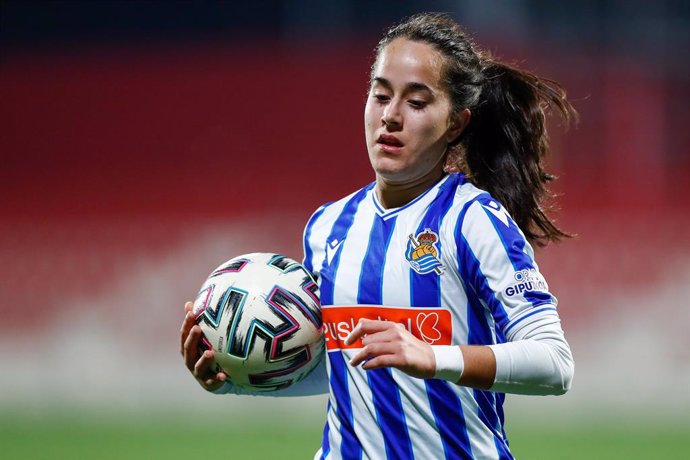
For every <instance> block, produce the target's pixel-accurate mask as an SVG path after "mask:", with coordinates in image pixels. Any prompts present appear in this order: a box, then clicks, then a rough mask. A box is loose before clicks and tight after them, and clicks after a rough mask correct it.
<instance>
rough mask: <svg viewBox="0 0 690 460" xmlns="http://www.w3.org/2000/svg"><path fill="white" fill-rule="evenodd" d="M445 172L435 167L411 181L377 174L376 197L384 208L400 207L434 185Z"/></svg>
mask: <svg viewBox="0 0 690 460" xmlns="http://www.w3.org/2000/svg"><path fill="white" fill-rule="evenodd" d="M444 174H445V173H444V172H443V170H442V169H440V170H437V169H434V170H432V171H430V172H429V173H428V174H426V175H425V176H423V177H420V178H419V179H416V180H414V181H410V182H391V181H388V180H386V179H385V178H383V177H381V176H379V175H377V176H376V197H377V198H378V200H379V204H381V206H383V207H384V209H391V208H399V207H401V206H404V205H406V204H407V203H409V202H410V201H412V200H414V199H415V198H417V197H418V196H419V195H421V194H422V193H424V192H426V191H427V190H429V189H430V188H431V187H433V186H434V184H436V182H438V181H439V180H440V179H441V178H442V177H443V176H444Z"/></svg>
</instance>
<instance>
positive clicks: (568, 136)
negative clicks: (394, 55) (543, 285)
mask: <svg viewBox="0 0 690 460" xmlns="http://www.w3.org/2000/svg"><path fill="white" fill-rule="evenodd" d="M420 11H443V12H448V13H449V14H451V15H452V16H453V17H455V18H456V19H457V20H458V21H459V22H460V23H461V24H463V25H464V26H465V27H466V29H467V31H469V32H470V33H471V34H472V35H473V36H474V37H475V39H476V41H477V42H478V43H479V44H480V45H481V46H482V47H483V48H485V49H488V50H491V51H492V52H493V53H494V54H495V55H496V56H498V57H501V58H502V59H504V60H507V61H511V62H516V63H518V64H519V65H520V66H522V67H525V68H528V69H531V70H534V71H536V72H537V73H539V74H540V75H543V76H545V77H548V78H552V79H554V80H556V81H559V82H560V83H561V84H562V85H563V86H564V87H565V88H566V89H567V91H568V94H569V97H570V98H571V100H572V102H573V104H574V105H575V107H576V108H577V109H578V111H579V113H580V122H579V124H577V125H573V126H571V127H570V129H569V130H568V131H565V130H563V129H562V126H560V124H561V123H560V122H559V120H557V119H553V120H552V122H551V124H552V126H551V130H550V136H551V144H552V147H553V153H552V156H551V158H550V159H549V163H550V170H551V171H553V172H555V173H556V174H557V175H558V176H559V179H558V180H557V181H556V182H555V184H554V186H553V189H554V191H555V192H557V193H558V194H559V197H558V200H557V203H558V205H559V208H560V211H559V212H558V213H557V214H556V217H557V220H558V222H559V223H560V224H561V225H562V226H563V227H564V228H565V229H566V230H567V231H570V232H572V233H574V234H577V237H576V238H575V239H573V240H571V241H567V242H565V243H563V244H560V245H557V246H554V247H551V248H549V249H547V250H546V251H543V252H541V253H540V255H539V257H540V259H539V260H540V261H541V264H542V268H543V270H544V271H545V273H546V275H547V278H548V279H549V281H550V284H551V287H552V289H553V290H554V292H555V293H556V295H557V296H558V297H559V299H560V301H561V307H560V308H561V315H562V317H563V318H564V322H565V327H566V330H567V331H574V333H575V334H577V333H578V332H582V333H583V334H584V333H585V331H586V330H588V329H589V328H590V327H591V326H592V324H595V323H597V322H598V321H604V320H602V319H601V318H602V315H604V316H605V315H607V314H611V315H614V316H615V314H614V313H609V312H618V311H626V312H629V311H634V312H643V311H646V306H647V305H648V304H649V302H648V301H647V300H645V299H650V298H652V299H655V298H659V297H660V296H661V297H663V298H664V299H666V300H665V301H664V302H665V304H672V305H681V302H680V300H678V299H680V297H679V296H680V294H678V293H677V292H676V291H672V290H669V289H670V288H668V286H673V287H674V288H675V287H677V286H684V285H688V284H690V283H686V281H688V277H689V276H690V275H689V274H690V269H689V267H690V235H689V233H688V231H687V228H688V225H689V224H690V218H689V217H688V216H690V200H689V199H688V198H689V197H690V181H688V179H687V178H688V177H689V174H690V129H688V127H687V126H686V125H687V122H688V120H690V116H689V115H690V114H689V110H690V109H689V108H688V107H689V106H688V100H690V97H689V96H690V62H689V60H688V58H687V49H688V43H689V42H690V40H689V39H688V38H689V34H690V2H687V1H680V0H660V1H655V2H649V1H641V0H632V1H625V0H578V1H572V0H566V1H559V2H550V1H537V0H505V1H499V0H488V1H469V0H466V1H409V2H399V1H389V0H380V1H372V2H369V1H354V0H351V1H344V0H331V1H324V2H317V1H307V0H293V1H252V2H230V1H197V2H188V1H7V0H3V1H1V2H0V216H1V217H0V259H1V260H2V264H0V279H2V280H3V282H2V285H0V296H2V298H3V303H2V307H0V312H2V314H3V317H4V320H3V321H2V323H0V330H3V331H8V332H9V333H10V334H9V337H12V336H16V335H18V334H22V333H23V332H22V329H20V328H19V327H17V326H18V325H22V324H27V323H28V322H29V321H34V320H36V319H38V321H37V324H39V325H40V324H43V325H44V327H46V328H47V327H52V326H50V325H51V324H52V323H51V321H54V320H57V319H56V318H60V315H63V314H64V315H71V314H72V312H73V311H74V310H75V309H77V310H78V309H79V308H82V307H83V306H84V305H87V306H88V308H90V309H93V311H101V313H102V314H103V317H104V318H106V319H107V321H109V327H110V326H112V327H116V328H117V327H125V326H124V324H127V323H126V321H124V319H123V317H122V316H117V315H126V314H130V313H132V312H131V309H133V308H135V306H133V305H130V301H129V299H130V298H129V297H126V295H125V293H129V294H132V295H134V293H135V292H136V298H137V301H138V304H137V306H136V308H139V309H140V310H137V312H138V313H136V314H140V315H143V317H144V318H149V316H147V315H151V316H150V318H149V319H150V320H151V322H156V326H155V327H154V328H153V329H152V330H149V331H148V332H147V334H137V335H136V338H135V336H134V335H133V336H131V340H132V341H136V340H147V341H149V340H151V339H150V337H148V335H151V334H152V335H154V336H155V335H156V334H158V335H159V336H164V335H166V334H169V333H170V331H172V335H174V333H175V330H176V328H177V324H178V316H181V313H180V312H181V309H180V311H177V310H175V312H174V314H172V313H170V309H171V308H176V307H174V306H171V303H174V302H178V301H179V305H181V303H182V302H183V301H184V300H186V299H187V298H189V296H190V295H192V296H193V295H194V290H195V289H197V288H198V285H199V283H200V282H201V280H202V279H203V277H204V276H205V275H206V270H210V269H211V268H212V267H213V266H216V265H217V264H218V263H220V262H222V261H223V260H226V259H228V258H230V257H232V256H235V255H237V253H234V252H233V251H244V252H251V251H254V250H272V251H277V252H285V253H287V254H288V255H290V256H293V257H296V258H299V257H300V256H301V231H302V225H303V224H304V223H305V222H306V220H307V219H308V217H309V215H310V213H311V212H312V211H313V210H314V209H316V207H317V206H319V205H320V204H322V203H324V202H327V201H332V200H335V199H338V198H340V197H341V196H343V195H345V194H347V193H349V192H351V191H353V190H355V189H356V188H359V187H361V186H363V185H364V184H366V183H368V182H370V181H372V180H373V173H372V172H371V169H370V166H369V163H368V159H367V154H366V149H365V145H364V136H363V129H362V128H363V123H362V122H363V107H364V100H365V97H366V91H367V84H368V72H369V67H370V65H371V64H372V58H373V48H374V46H375V45H376V42H377V40H378V38H379V36H380V35H381V33H382V31H383V30H384V29H385V28H386V27H388V26H390V25H391V24H393V23H395V22H398V21H399V20H401V19H402V18H403V17H405V16H407V15H410V14H413V13H415V12H420ZM209 229H214V230H213V232H216V233H213V232H211V230H209ZM209 232H211V233H213V235H216V236H214V237H213V238H219V239H220V240H228V241H230V240H231V241H230V242H231V243H232V244H230V243H227V244H226V243H218V246H213V244H216V243H213V244H212V243H209V242H208V241H210V240H211V239H213V238H211V237H210V236H209ZM237 235H243V236H241V237H239V238H238V236H237ZM214 241H215V240H214ZM202 243H203V244H206V246H204V248H205V249H203V250H202V249H199V248H197V247H196V246H195V245H201V244H202ZM239 243H242V244H239ZM190 261H192V262H193V263H192V262H190ZM166 264H167V265H166ZM190 264H191V265H190ZM160 266H169V267H176V269H175V270H173V269H171V270H170V271H166V272H165V273H166V275H165V276H163V275H160V277H157V276H159V274H158V273H156V269H155V268H154V267H160ZM133 267H134V268H136V267H139V270H138V271H137V270H135V269H134V268H133ZM142 267H143V268H142ZM147 270H148V271H147ZM148 275H150V276H149V277H147V276H148ZM39 282H40V287H38V286H37V284H38V283H39ZM125 282H128V283H131V285H130V284H128V286H129V288H127V289H125V288H123V287H122V283H125ZM137 283H139V284H137ZM161 290H164V291H166V292H167V295H168V297H165V296H164V297H163V298H161V296H160V292H161ZM189 293H191V294H189ZM664 293H665V294H664ZM662 294H663V295H662ZM104 299H108V300H104ZM143 299H145V301H144V300H143ZM668 299H671V300H668ZM674 299H675V300H674ZM632 300H634V302H633V301H632ZM676 300H677V301H678V302H677V303H676ZM175 305H177V304H175ZM125 306H128V308H130V310H126V312H129V313H126V312H125V313H123V310H121V308H124V307H125ZM99 309H100V310H99ZM147 311H152V312H153V313H147ZM38 312H40V313H41V314H40V315H35V316H32V314H33V313H38ZM178 313H180V315H177V314H178ZM113 315H115V316H113ZM626 317H627V316H626ZM113 318H120V319H119V320H115V321H113ZM161 318H162V319H161ZM616 318H617V317H616ZM609 320H610V319H609ZM607 321H608V320H607ZM616 321H617V319H616ZM645 321H646V320H645ZM35 325H36V324H34V326H35ZM648 325H649V324H648ZM664 327H665V326H664ZM660 328H661V326H660ZM659 330H660V331H661V330H662V329H659ZM663 331H664V333H663V334H665V335H664V336H663V337H665V339H664V340H668V341H669V343H668V349H675V350H688V349H690V347H688V346H687V345H688V342H687V338H684V339H683V338H680V329H678V331H677V332H678V333H677V334H676V333H674V332H673V331H671V333H669V332H668V329H663ZM145 336H146V337H145ZM649 337H655V336H654V334H653V331H652V332H649ZM683 337H685V336H683ZM173 339H174V338H173ZM592 340H594V339H592ZM147 343H148V342H147ZM580 343H583V342H580ZM580 343H578V342H577V341H575V342H574V348H575V351H576V355H577V353H578V351H579V350H578V346H580ZM587 343H591V341H588V342H587ZM659 343H661V342H659ZM582 346H584V345H582ZM166 347H167V344H166ZM166 349H167V348H166ZM582 353H583V354H585V355H586V353H585V352H582ZM684 358H688V357H687V356H684ZM601 359H604V358H601ZM25 361H26V362H28V361H29V360H28V359H27V360H25ZM688 361H690V360H688V359H686V360H685V362H688ZM660 362H661V361H660ZM176 364H179V363H176ZM660 365H661V364H660ZM171 366H172V365H171ZM664 369H665V368H664ZM664 369H662V370H661V371H660V372H663V370H664ZM585 372H586V371H585ZM585 380H586V379H585ZM585 388H586V384H585Z"/></svg>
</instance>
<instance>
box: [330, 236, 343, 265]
mask: <svg viewBox="0 0 690 460" xmlns="http://www.w3.org/2000/svg"><path fill="white" fill-rule="evenodd" d="M343 241H344V240H340V241H338V239H337V238H336V239H334V240H333V241H331V242H330V243H326V261H328V265H330V264H331V262H333V258H334V257H335V255H336V254H337V253H338V248H339V247H340V245H341V244H343Z"/></svg>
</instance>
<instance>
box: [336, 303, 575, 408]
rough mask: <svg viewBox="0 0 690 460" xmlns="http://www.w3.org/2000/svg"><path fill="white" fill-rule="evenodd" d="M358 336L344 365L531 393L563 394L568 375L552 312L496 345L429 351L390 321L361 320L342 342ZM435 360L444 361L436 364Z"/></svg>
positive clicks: (568, 360) (567, 355)
mask: <svg viewBox="0 0 690 460" xmlns="http://www.w3.org/2000/svg"><path fill="white" fill-rule="evenodd" d="M360 338H361V339H362V344H363V348H362V350H361V351H360V352H359V353H358V354H357V355H356V356H355V357H354V358H353V359H352V360H351V361H350V364H351V365H353V366H357V365H360V364H362V363H363V364H362V368H363V369H366V370H369V369H377V368H381V367H395V368H397V369H400V370H401V371H403V372H405V373H407V374H409V375H412V376H413V377H419V378H439V377H440V378H444V377H446V379H449V378H450V380H451V381H453V382H454V383H457V384H459V385H463V386H468V387H473V388H480V389H490V390H494V391H500V392H506V393H519V394H534V395H548V394H563V393H565V392H566V391H567V390H568V389H569V388H570V385H571V382H572V377H573V371H574V365H573V359H572V354H571V352H570V347H569V346H568V343H567V342H566V340H565V337H564V336H563V331H562V330H561V327H560V321H559V320H558V317H557V315H555V314H550V315H546V316H544V317H543V318H542V319H540V320H539V321H535V322H533V323H531V324H530V326H529V327H525V328H523V329H522V330H521V331H520V332H519V334H517V335H516V336H515V337H514V338H513V341H512V342H508V343H502V344H498V345H487V346H484V345H460V346H454V347H445V346H444V347H434V346H431V345H429V344H427V343H425V342H423V341H421V340H419V339H417V338H416V337H414V336H413V335H412V334H411V333H409V332H408V331H407V330H405V329H404V328H401V327H397V326H396V325H395V323H392V322H390V321H376V320H366V319H364V320H360V322H359V324H358V325H357V326H356V327H355V329H354V330H353V331H352V333H351V334H350V335H349V336H348V338H347V339H346V340H345V343H346V344H352V343H354V342H355V341H356V340H358V339H360ZM439 358H440V359H443V361H444V362H443V363H438V361H439ZM438 364H441V365H442V366H439V365H438ZM455 376H458V378H457V379H456V378H455Z"/></svg>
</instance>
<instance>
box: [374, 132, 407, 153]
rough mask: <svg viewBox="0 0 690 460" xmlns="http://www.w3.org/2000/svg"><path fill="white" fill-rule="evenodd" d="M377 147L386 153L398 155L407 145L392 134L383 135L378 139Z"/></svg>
mask: <svg viewBox="0 0 690 460" xmlns="http://www.w3.org/2000/svg"><path fill="white" fill-rule="evenodd" d="M376 145H378V146H379V147H380V148H381V149H382V150H384V151H385V152H389V153H397V152H399V151H400V149H401V148H402V147H403V146H404V145H405V144H403V143H402V142H401V141H400V139H398V138H397V137H395V136H393V135H391V134H381V135H380V136H379V137H378V139H376Z"/></svg>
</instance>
